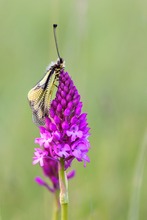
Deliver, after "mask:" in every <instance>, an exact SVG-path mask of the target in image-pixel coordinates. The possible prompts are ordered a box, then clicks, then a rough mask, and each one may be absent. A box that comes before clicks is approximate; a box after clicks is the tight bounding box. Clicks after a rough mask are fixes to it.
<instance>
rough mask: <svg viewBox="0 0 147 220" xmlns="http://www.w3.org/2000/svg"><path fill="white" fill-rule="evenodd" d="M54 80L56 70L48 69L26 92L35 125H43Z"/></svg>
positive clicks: (55, 78) (55, 79)
mask: <svg viewBox="0 0 147 220" xmlns="http://www.w3.org/2000/svg"><path fill="white" fill-rule="evenodd" d="M56 81H57V74H56V71H55V70H54V69H51V70H48V71H47V73H46V75H45V76H44V77H43V79H42V80H40V81H39V83H37V85H36V86H35V87H33V88H32V89H31V90H30V91H29V93H28V100H29V104H30V107H31V109H32V113H33V121H34V123H35V124H37V125H43V124H44V118H45V116H48V114H49V106H50V102H51V98H52V94H53V89H54V87H55V83H56Z"/></svg>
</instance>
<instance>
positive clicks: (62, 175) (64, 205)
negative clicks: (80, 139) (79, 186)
mask: <svg viewBox="0 0 147 220" xmlns="http://www.w3.org/2000/svg"><path fill="white" fill-rule="evenodd" d="M58 172H59V184H60V196H59V197H60V205H61V220H67V219H68V182H67V176H66V172H65V171H64V159H63V158H61V159H60V162H59V166H58Z"/></svg>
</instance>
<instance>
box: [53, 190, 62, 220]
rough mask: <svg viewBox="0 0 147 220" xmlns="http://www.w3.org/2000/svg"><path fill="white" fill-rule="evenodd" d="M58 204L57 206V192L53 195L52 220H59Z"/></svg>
mask: <svg viewBox="0 0 147 220" xmlns="http://www.w3.org/2000/svg"><path fill="white" fill-rule="evenodd" d="M59 212H60V204H59V191H58V190H57V191H56V192H55V194H54V206H53V215H52V220H59Z"/></svg>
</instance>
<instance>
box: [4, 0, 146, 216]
mask: <svg viewBox="0 0 147 220" xmlns="http://www.w3.org/2000/svg"><path fill="white" fill-rule="evenodd" d="M53 23H57V24H58V25H59V26H58V29H57V38H58V44H59V48H60V53H61V56H62V57H63V58H64V59H65V61H66V70H67V71H68V72H69V73H70V75H71V76H72V78H73V80H74V82H75V84H76V86H77V88H78V90H79V92H80V94H81V97H82V101H83V102H84V111H85V112H88V121H89V124H90V127H91V137H90V142H91V150H90V152H89V156H90V159H91V163H90V164H87V167H86V168H84V167H83V164H82V163H78V162H77V161H75V162H74V163H73V168H75V169H76V177H75V178H74V179H73V180H71V181H70V182H69V196H70V205H69V219H70V220H75V219H76V220H115V219H116V220H124V219H127V220H146V219H147V208H146V204H147V187H146V186H147V162H146V156H147V150H146V149H147V140H146V136H147V131H146V127H147V1H144V0H138V1H137V0H134V1H131V0H124V1H120V0H111V1H109V0H103V1H95V0H89V1H88V0H74V1H69V0H63V1H59V0H58V1H57V0H48V1H47V0H43V1H34V0H26V1H18V0H13V1H10V0H8V1H5V0H0V101H1V105H0V143H1V147H0V220H9V219H10V220H20V219H21V220H26V219H27V220H39V219H42V220H47V219H51V217H50V216H51V213H52V200H53V197H52V195H51V194H49V193H48V192H47V191H46V189H44V188H41V187H39V186H38V185H37V184H36V183H35V182H34V177H35V176H36V175H41V176H42V173H41V169H40V167H39V166H32V156H33V151H34V147H35V145H34V138H35V137H38V136H39V131H38V129H37V127H36V126H35V125H34V124H33V123H32V115H31V110H30V107H29V105H28V102H27V93H28V91H29V90H30V89H31V88H32V86H34V85H35V83H36V82H37V81H38V80H39V79H40V78H41V77H42V76H43V74H44V72H45V69H46V67H47V65H48V64H49V63H50V62H51V61H55V60H56V59H57V54H56V49H55V44H54V38H53V31H52V24H53Z"/></svg>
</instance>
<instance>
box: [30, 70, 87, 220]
mask: <svg viewBox="0 0 147 220" xmlns="http://www.w3.org/2000/svg"><path fill="white" fill-rule="evenodd" d="M39 130H40V137H38V138H36V139H35V143H36V144H38V145H39V147H38V148H35V152H34V157H33V164H37V163H39V164H40V166H41V167H42V169H43V173H44V175H45V176H47V177H48V178H49V179H50V181H51V182H52V186H49V185H48V184H47V183H46V182H44V180H42V179H41V178H40V177H37V178H36V182H37V183H38V184H39V185H42V186H45V187H46V188H47V189H48V190H49V191H51V192H55V191H56V190H59V189H60V204H61V206H62V205H63V207H64V208H63V212H62V213H61V215H62V219H67V217H66V215H67V204H68V191H67V178H68V177H69V178H70V177H73V176H74V171H72V172H71V173H70V174H69V175H67V176H66V170H67V169H68V168H69V167H70V166H71V164H72V161H73V160H74V159H76V160H77V161H79V162H83V163H84V166H86V163H87V162H90V159H89V157H88V155H87V154H88V151H89V148H90V144H89V140H88V138H89V135H90V134H89V130H90V129H89V127H88V123H87V114H86V113H82V102H81V101H80V95H79V93H78V90H77V88H76V87H75V85H74V83H73V81H72V79H71V77H70V76H69V74H68V73H67V72H64V71H61V73H60V76H59V85H58V88H57V92H56V96H55V99H54V100H53V101H52V102H51V105H50V108H49V116H48V117H46V119H45V125H44V126H40V127H39Z"/></svg>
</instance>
